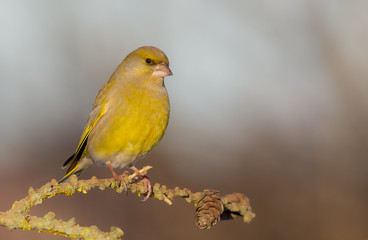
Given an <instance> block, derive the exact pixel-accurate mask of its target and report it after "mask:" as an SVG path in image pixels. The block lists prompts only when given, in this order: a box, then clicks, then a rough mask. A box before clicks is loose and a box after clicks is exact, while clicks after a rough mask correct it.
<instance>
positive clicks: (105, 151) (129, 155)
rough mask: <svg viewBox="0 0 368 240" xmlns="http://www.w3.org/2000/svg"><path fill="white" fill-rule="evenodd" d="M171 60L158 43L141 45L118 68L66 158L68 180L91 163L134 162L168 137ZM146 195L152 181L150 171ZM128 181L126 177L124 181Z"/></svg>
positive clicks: (112, 165) (121, 164)
mask: <svg viewBox="0 0 368 240" xmlns="http://www.w3.org/2000/svg"><path fill="white" fill-rule="evenodd" d="M171 75H172V73H171V70H170V68H169V60H168V58H167V57H166V55H165V53H163V52H162V51H161V50H160V49H158V48H156V47H147V46H146V47H140V48H138V49H136V50H135V51H133V52H132V53H130V54H129V55H128V56H127V57H126V58H125V59H124V60H123V61H122V62H121V63H120V65H119V66H118V67H117V69H116V70H115V72H114V73H113V74H112V76H111V78H110V80H109V81H108V82H107V83H106V84H105V85H104V86H103V87H102V88H101V90H100V91H99V92H98V94H97V97H96V100H95V102H94V104H93V106H92V111H91V113H90V115H89V118H88V121H87V124H86V126H85V128H84V131H83V134H82V137H81V139H80V141H79V144H78V147H77V150H76V151H75V153H74V154H73V155H72V156H71V157H70V158H69V159H68V160H67V161H66V162H65V163H64V165H63V167H66V166H69V168H68V170H67V172H66V175H65V176H64V177H63V178H62V179H61V180H60V181H59V182H60V183H61V182H65V181H67V180H68V179H69V177H70V176H71V175H72V174H76V175H77V176H78V175H80V174H81V173H82V172H83V171H84V170H85V169H86V168H87V167H88V166H90V165H92V164H96V165H107V166H108V167H109V168H110V170H111V172H112V173H113V176H114V177H115V178H117V179H120V181H122V182H123V180H122V177H120V176H118V175H117V174H116V173H115V171H114V168H123V167H130V168H132V169H133V170H134V171H137V169H136V168H135V167H134V166H133V164H134V163H135V162H136V161H137V160H138V159H141V158H143V157H144V156H145V155H146V154H147V153H149V152H150V151H151V150H152V149H153V148H154V147H155V146H156V145H157V144H158V143H159V142H160V140H161V138H162V137H163V135H164V133H165V130H166V127H167V124H168V121H169V112H170V105H169V97H168V94H167V91H166V88H165V85H164V77H167V76H171ZM142 177H143V180H146V187H147V196H146V198H148V197H149V195H150V194H151V191H152V190H151V184H150V182H149V180H148V178H147V177H146V176H142ZM123 184H124V185H125V182H123Z"/></svg>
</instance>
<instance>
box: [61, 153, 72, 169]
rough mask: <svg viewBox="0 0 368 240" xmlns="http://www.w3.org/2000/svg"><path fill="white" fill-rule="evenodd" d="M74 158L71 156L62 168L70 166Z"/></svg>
mask: <svg viewBox="0 0 368 240" xmlns="http://www.w3.org/2000/svg"><path fill="white" fill-rule="evenodd" d="M74 157H75V153H74V154H73V155H71V156H70V157H69V158H68V159H67V160H66V161H65V163H64V164H63V167H62V168H66V167H67V166H69V165H70V163H71V162H72V160H73V159H74Z"/></svg>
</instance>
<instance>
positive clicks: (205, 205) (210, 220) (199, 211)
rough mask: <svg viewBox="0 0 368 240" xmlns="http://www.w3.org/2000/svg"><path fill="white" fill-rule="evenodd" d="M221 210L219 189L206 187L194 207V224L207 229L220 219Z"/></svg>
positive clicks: (222, 209)
mask: <svg viewBox="0 0 368 240" xmlns="http://www.w3.org/2000/svg"><path fill="white" fill-rule="evenodd" d="M223 211H224V206H223V204H222V201H221V197H220V194H219V191H216V190H210V189H206V190H204V196H203V198H202V199H201V200H199V202H198V205H197V208H196V215H195V218H196V221H197V222H196V224H197V225H198V227H199V228H200V229H209V228H211V227H212V226H213V225H215V224H216V223H217V221H219V220H220V216H221V213H222V212H223Z"/></svg>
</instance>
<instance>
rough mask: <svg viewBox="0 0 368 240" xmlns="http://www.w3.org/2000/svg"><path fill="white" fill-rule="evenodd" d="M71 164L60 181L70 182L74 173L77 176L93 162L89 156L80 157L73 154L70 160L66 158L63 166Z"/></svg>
mask: <svg viewBox="0 0 368 240" xmlns="http://www.w3.org/2000/svg"><path fill="white" fill-rule="evenodd" d="M69 164H70V166H69V168H68V171H66V174H65V176H64V177H63V178H62V179H60V180H59V183H63V182H68V181H69V178H70V177H71V176H72V175H73V174H75V175H77V176H79V175H81V174H82V173H83V172H84V170H86V168H87V167H88V166H89V165H92V164H93V162H92V160H91V159H89V158H82V159H78V158H77V156H76V154H73V155H72V156H71V157H70V158H68V160H66V162H65V163H64V165H63V167H66V166H68V165H69Z"/></svg>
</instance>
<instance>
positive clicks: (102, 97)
mask: <svg viewBox="0 0 368 240" xmlns="http://www.w3.org/2000/svg"><path fill="white" fill-rule="evenodd" d="M114 83H115V82H111V81H109V82H108V83H107V84H106V85H105V86H104V87H103V88H102V89H101V90H100V91H99V92H98V94H97V97H96V100H95V103H94V104H93V107H92V111H91V113H90V115H89V118H88V121H87V124H86V127H85V129H84V132H83V134H82V137H81V139H80V141H79V144H78V147H77V150H76V151H75V153H74V154H73V155H72V156H71V157H70V158H68V160H66V161H65V163H64V164H63V168H64V167H67V166H68V165H70V166H69V168H68V170H67V172H66V174H65V176H64V177H63V178H62V179H61V180H60V181H59V182H64V181H66V180H67V179H68V178H69V177H70V176H71V175H72V174H74V173H75V174H77V175H78V173H79V174H80V173H81V172H82V171H83V169H84V167H83V166H80V159H81V157H82V155H83V153H84V151H85V148H86V146H87V140H88V137H89V134H90V133H91V131H92V129H93V128H94V127H95V126H96V124H97V123H98V122H99V120H100V119H101V118H102V117H103V116H104V115H105V113H106V112H107V110H108V106H109V104H108V102H109V99H108V98H107V95H108V94H107V92H108V91H109V90H110V88H111V87H112V85H114Z"/></svg>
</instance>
